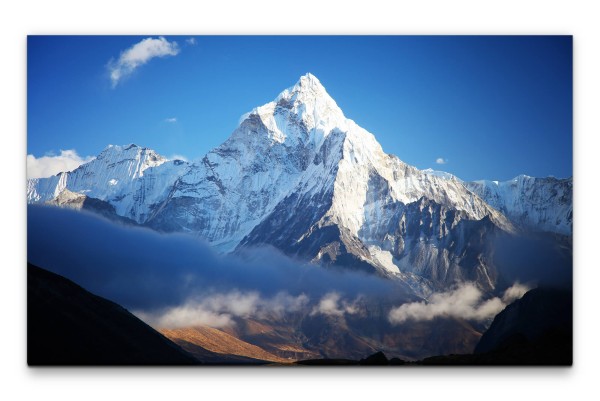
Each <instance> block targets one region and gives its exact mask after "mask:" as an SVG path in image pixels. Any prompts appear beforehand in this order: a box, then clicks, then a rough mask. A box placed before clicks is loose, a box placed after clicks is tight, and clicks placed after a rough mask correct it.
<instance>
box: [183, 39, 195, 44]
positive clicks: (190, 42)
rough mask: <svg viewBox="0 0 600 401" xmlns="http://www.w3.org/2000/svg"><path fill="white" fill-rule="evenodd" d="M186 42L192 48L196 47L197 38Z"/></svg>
mask: <svg viewBox="0 0 600 401" xmlns="http://www.w3.org/2000/svg"><path fill="white" fill-rule="evenodd" d="M185 42H186V43H187V44H188V45H190V46H194V45H195V44H196V38H188V39H186V40H185Z"/></svg>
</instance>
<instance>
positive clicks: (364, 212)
mask: <svg viewBox="0 0 600 401" xmlns="http://www.w3.org/2000/svg"><path fill="white" fill-rule="evenodd" d="M477 188H478V187H477V186H476V185H475V184H473V185H471V186H469V185H465V184H463V182H462V181H460V180H459V179H457V178H456V177H454V176H451V175H449V174H434V173H432V172H430V171H421V170H418V169H417V168H415V167H412V166H409V165H407V164H406V163H404V162H402V161H401V160H400V159H398V158H397V157H396V156H393V155H389V154H386V153H384V152H383V150H382V148H381V146H380V145H379V143H378V142H377V141H376V139H375V137H374V136H373V135H372V134H371V133H369V132H367V131H366V130H364V129H363V128H361V127H359V126H358V125H357V124H356V123H355V122H354V121H352V120H350V119H348V118H346V117H345V116H344V114H343V112H342V110H341V109H340V108H339V107H338V106H337V104H336V103H335V101H334V100H333V99H332V98H331V97H330V96H329V94H328V93H327V92H326V90H325V88H324V87H323V86H322V85H321V83H320V82H319V80H318V79H317V78H316V77H314V76H313V75H311V74H307V75H305V76H303V77H301V78H300V80H299V81H298V82H297V83H296V84H295V85H294V86H293V87H291V88H289V89H286V90H284V91H283V92H282V93H281V94H280V95H279V96H278V97H277V98H276V99H275V100H274V101H272V102H270V103H267V104H265V105H264V106H261V107H258V108H255V109H254V110H252V111H251V112H249V113H247V114H246V115H244V116H242V119H241V122H240V125H239V127H238V128H237V129H236V130H235V131H234V132H233V134H232V135H231V137H230V138H229V139H228V140H226V141H225V142H224V143H223V144H222V145H220V146H219V147H217V148H215V149H214V150H212V151H210V152H209V153H208V154H207V155H206V156H205V157H204V158H203V159H202V160H201V161H199V162H195V163H188V162H183V161H180V160H173V161H168V160H166V159H165V158H163V157H161V156H159V155H157V154H156V153H155V152H154V151H152V150H149V149H146V148H140V147H138V146H136V145H129V146H126V147H120V146H109V147H108V148H107V149H105V150H104V151H103V152H102V153H101V154H100V155H99V156H98V157H97V158H96V159H95V160H93V161H91V162H89V163H87V164H84V165H82V166H80V167H79V168H78V169H76V170H74V171H72V172H65V173H61V174H59V175H57V176H54V177H50V178H47V179H35V180H29V181H28V186H27V189H28V191H27V196H28V201H29V202H31V203H35V202H47V201H50V200H52V199H54V198H56V197H57V196H59V195H60V194H61V193H62V191H63V190H64V189H68V190H69V191H72V192H77V193H81V194H85V195H86V196H89V197H93V198H97V199H99V200H101V201H104V202H106V203H107V204H109V205H112V206H113V207H114V209H115V211H116V213H117V214H118V215H120V216H123V217H126V218H129V219H131V220H134V221H135V222H137V223H139V224H144V225H146V226H149V227H152V228H154V229H156V230H159V231H165V232H189V233H194V234H196V235H198V236H200V237H202V238H203V239H205V240H207V241H208V242H209V243H210V244H212V245H213V246H214V247H216V248H217V249H219V250H220V251H222V252H232V251H235V250H240V249H242V248H244V247H252V246H258V245H265V244H267V245H271V246H274V247H276V248H278V249H280V250H282V251H283V252H285V253H287V254H288V255H292V256H297V257H301V258H304V259H308V260H312V261H314V262H317V263H323V264H332V265H339V266H343V267H345V268H354V269H361V270H367V271H370V272H375V273H377V274H380V275H383V276H387V277H391V278H394V279H398V280H402V281H404V282H405V283H407V284H408V285H409V286H410V287H411V288H413V290H414V291H415V292H416V293H417V294H420V295H422V296H426V295H427V294H429V293H430V292H431V291H433V290H436V289H440V288H447V287H448V286H451V285H453V284H455V283H457V282H462V281H467V280H468V281H475V282H476V283H477V284H478V285H479V286H480V287H481V288H483V289H485V290H490V291H491V290H494V289H495V288H496V286H497V285H498V283H499V277H500V276H501V274H502V272H501V271H500V270H501V269H500V268H499V267H498V266H497V265H496V263H495V262H494V260H493V249H492V248H493V247H492V245H491V244H493V241H494V240H495V238H496V237H498V236H506V235H512V234H513V233H514V232H515V226H514V225H513V224H512V223H511V222H510V220H509V219H507V217H506V216H505V215H504V214H502V213H501V212H500V211H503V210H504V209H502V207H500V206H498V205H495V204H493V203H492V205H491V206H490V204H488V203H486V201H485V200H484V199H486V196H485V193H484V192H481V191H479V192H477V191H475V189H477ZM474 191H475V192H474ZM568 191H570V186H568V185H565V187H564V196H565V197H564V199H563V197H562V196H559V195H557V196H556V197H554V198H551V199H547V200H546V203H545V204H544V205H543V206H541V208H540V209H539V213H538V216H539V218H535V219H533V220H532V222H533V223H534V224H537V223H536V222H539V223H540V224H542V225H543V224H545V223H544V222H546V221H549V217H548V216H549V215H544V214H543V210H542V209H544V208H547V209H548V210H552V211H554V210H556V209H555V208H553V207H552V205H554V203H556V202H559V201H560V202H563V201H564V202H566V203H568V199H569V198H568V197H567V192H568ZM534 192H535V191H534ZM523 193H524V194H525V195H523V196H524V197H527V196H529V192H526V191H525V192H523ZM535 193H537V192H535ZM482 197H483V199H482ZM540 197H542V198H543V193H542V194H539V196H538V198H540ZM490 202H491V201H490ZM517 203H518V201H517V200H515V201H514V202H513V203H511V205H513V206H511V207H513V209H514V210H517V209H516V206H514V205H516V204H517ZM513 209H511V210H513ZM505 210H508V209H505ZM536 210H537V209H536ZM506 213H508V212H506ZM515 213H517V214H518V213H519V212H515ZM548 213H550V212H548ZM508 214H509V215H510V216H512V214H510V213H508ZM542 215H543V216H545V217H543V218H542V217H541V216H542ZM528 216H531V213H529V214H528ZM565 218H566V217H565ZM560 219H561V220H560V221H561V222H562V223H561V224H563V223H564V221H563V220H562V218H560ZM521 220H522V219H519V218H517V219H516V221H517V222H521ZM555 220H556V219H555ZM528 221H529V220H528ZM553 221H554V220H553ZM555 226H556V225H555ZM544 227H545V226H544ZM561 227H562V226H561Z"/></svg>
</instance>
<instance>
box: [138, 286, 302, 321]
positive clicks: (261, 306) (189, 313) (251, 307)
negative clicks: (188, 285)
mask: <svg viewBox="0 0 600 401" xmlns="http://www.w3.org/2000/svg"><path fill="white" fill-rule="evenodd" d="M307 304H308V297H307V296H306V295H304V294H301V295H298V296H297V297H294V296H292V295H289V294H288V293H286V292H279V293H277V294H276V295H275V296H274V297H272V298H264V297H261V296H260V294H259V293H258V292H255V291H250V292H240V291H231V292H228V293H212V294H210V295H206V296H204V297H202V298H201V299H194V300H188V301H187V302H186V303H185V304H183V305H181V306H177V307H173V308H168V309H166V310H163V311H159V312H156V313H147V312H142V311H138V312H135V314H136V315H137V316H138V317H139V318H140V319H142V320H144V321H145V322H146V323H148V324H149V325H151V326H152V327H155V328H171V329H173V328H180V327H190V326H210V327H217V328H219V327H226V326H233V325H235V321H234V318H236V317H241V318H249V317H258V318H260V317H263V316H266V315H272V314H275V315H277V316H283V314H285V313H291V312H298V311H300V310H302V309H303V308H304V307H305V306H306V305H307Z"/></svg>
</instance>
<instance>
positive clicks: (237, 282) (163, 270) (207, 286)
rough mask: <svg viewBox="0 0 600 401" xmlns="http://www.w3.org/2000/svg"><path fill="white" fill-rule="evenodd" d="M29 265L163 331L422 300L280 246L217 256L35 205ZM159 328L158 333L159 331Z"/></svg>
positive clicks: (184, 240) (190, 240) (191, 244)
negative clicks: (284, 252) (364, 303)
mask: <svg viewBox="0 0 600 401" xmlns="http://www.w3.org/2000/svg"><path fill="white" fill-rule="evenodd" d="M27 214H28V215H27V233H28V234H27V259H28V261H29V262H30V263H33V264H35V265H37V266H40V267H42V268H44V269H47V270H50V271H52V272H54V273H57V274H60V275H62V276H64V277H67V278H69V279H71V280H73V281H74V282H76V283H77V284H79V285H81V286H82V287H83V288H85V289H86V290H88V291H90V292H92V293H94V294H97V295H99V296H102V297H105V298H107V299H110V300H112V301H114V302H117V303H118V304H120V305H122V306H124V307H125V308H127V309H129V310H132V311H135V312H136V314H138V316H143V317H144V319H147V321H148V323H150V324H152V325H156V326H160V327H164V326H169V327H181V326H183V325H188V324H205V325H210V326H214V327H223V326H226V325H231V324H232V322H233V321H234V320H235V318H237V317H260V316H266V315H273V314H275V315H277V314H286V313H291V312H294V311H297V310H299V309H302V310H303V312H304V313H306V314H309V313H311V311H313V312H314V314H329V315H340V314H355V313H356V311H357V305H358V304H357V299H358V300H360V299H369V300H373V301H374V302H379V301H380V300H385V301H386V302H387V303H389V304H391V305H398V304H399V303H402V302H407V301H413V300H416V297H414V296H413V295H411V294H409V293H408V292H407V290H406V287H404V286H403V285H402V284H401V283H398V282H393V281H390V280H386V279H381V278H378V277H376V276H374V275H368V274H365V273H360V272H351V271H338V270H332V269H325V268H322V267H319V266H314V265H310V264H306V263H302V262H300V261H296V260H293V259H291V258H289V257H286V256H284V255H282V254H281V253H280V252H278V251H277V250H275V249H272V248H259V249H251V250H246V251H244V252H241V253H240V254H238V255H235V256H233V255H219V254H216V253H215V252H214V251H213V250H212V249H211V248H210V246H208V245H207V244H206V243H204V242H203V241H201V240H199V239H198V238H197V237H193V236H190V235H185V234H161V233H157V232H155V231H152V230H150V229H146V228H141V227H125V226H121V225H117V224H115V223H111V222H109V221H107V220H104V219H102V218H100V217H97V216H95V215H92V214H89V213H85V212H76V211H72V210H66V209H60V208H56V207H51V206H35V205H30V206H28V209H27ZM156 326H155V327H156Z"/></svg>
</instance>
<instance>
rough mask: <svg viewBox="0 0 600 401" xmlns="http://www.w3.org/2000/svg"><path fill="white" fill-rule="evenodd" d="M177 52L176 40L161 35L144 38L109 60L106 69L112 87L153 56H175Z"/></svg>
mask: <svg viewBox="0 0 600 401" xmlns="http://www.w3.org/2000/svg"><path fill="white" fill-rule="evenodd" d="M178 53H179V45H177V42H169V41H168V40H166V39H165V38H163V37H159V38H158V39H154V38H146V39H143V40H142V41H141V42H138V43H136V44H135V45H133V46H131V47H130V48H129V49H127V50H124V51H122V52H121V55H120V56H119V58H118V59H117V60H114V59H112V60H110V61H109V63H108V71H109V73H110V80H111V82H112V87H113V88H115V87H116V86H117V85H118V84H119V82H120V81H121V79H123V78H125V77H127V76H129V75H131V74H132V73H133V72H134V71H135V70H136V69H137V68H138V67H140V66H142V65H144V64H146V63H147V62H148V61H150V60H152V59H153V58H155V57H167V56H176V55H177V54H178Z"/></svg>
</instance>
